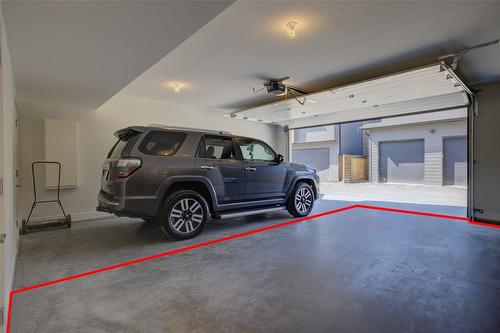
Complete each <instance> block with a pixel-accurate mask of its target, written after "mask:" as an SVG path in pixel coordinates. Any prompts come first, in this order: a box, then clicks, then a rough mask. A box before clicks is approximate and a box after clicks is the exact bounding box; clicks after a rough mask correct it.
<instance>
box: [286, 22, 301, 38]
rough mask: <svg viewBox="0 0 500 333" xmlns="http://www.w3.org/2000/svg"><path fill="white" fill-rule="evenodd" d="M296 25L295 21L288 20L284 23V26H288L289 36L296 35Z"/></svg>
mask: <svg viewBox="0 0 500 333" xmlns="http://www.w3.org/2000/svg"><path fill="white" fill-rule="evenodd" d="M297 25H298V23H297V22H295V21H290V22H288V23H287V24H286V27H287V28H288V36H290V37H291V38H295V36H296V35H297V34H296V32H295V27H296V26H297Z"/></svg>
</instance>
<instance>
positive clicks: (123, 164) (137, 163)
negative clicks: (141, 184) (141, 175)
mask: <svg viewBox="0 0 500 333" xmlns="http://www.w3.org/2000/svg"><path fill="white" fill-rule="evenodd" d="M141 164H142V162H141V160H140V159H138V158H122V159H120V160H118V162H117V164H116V170H117V173H116V175H117V176H118V178H125V177H128V176H130V175H131V174H132V173H134V171H135V170H137V169H139V168H140V167H141Z"/></svg>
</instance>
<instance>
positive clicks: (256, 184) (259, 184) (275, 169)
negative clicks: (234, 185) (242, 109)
mask: <svg viewBox="0 0 500 333" xmlns="http://www.w3.org/2000/svg"><path fill="white" fill-rule="evenodd" d="M235 141H236V147H237V150H238V153H239V154H240V155H241V158H242V160H243V162H244V164H245V174H246V187H245V199H246V200H262V199H273V198H282V197H284V196H285V194H286V193H285V191H286V188H285V181H286V173H287V165H286V164H285V163H279V162H278V158H277V154H276V153H275V152H274V151H273V150H272V149H271V147H269V146H268V145H267V144H265V143H264V142H262V141H258V140H254V139H236V140H235Z"/></svg>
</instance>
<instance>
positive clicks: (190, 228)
mask: <svg viewBox="0 0 500 333" xmlns="http://www.w3.org/2000/svg"><path fill="white" fill-rule="evenodd" d="M195 203H197V204H198V205H196V204H195ZM208 214H209V210H208V204H207V201H206V200H205V198H204V197H203V196H202V195H201V194H199V193H198V192H195V191H190V190H181V191H177V192H174V193H172V194H170V195H169V196H168V197H167V198H166V199H165V202H164V203H163V207H162V209H161V212H160V216H159V223H160V228H161V230H162V231H163V233H164V234H166V235H167V236H169V237H171V238H173V239H175V240H184V239H190V238H194V237H196V236H198V235H199V234H200V233H201V232H202V231H203V228H204V227H205V224H206V223H207V220H208Z"/></svg>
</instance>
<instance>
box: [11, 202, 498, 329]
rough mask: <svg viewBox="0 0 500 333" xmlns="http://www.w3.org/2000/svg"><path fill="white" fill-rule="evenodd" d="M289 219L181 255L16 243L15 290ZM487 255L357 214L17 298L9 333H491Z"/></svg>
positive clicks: (490, 239)
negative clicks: (203, 244) (174, 251)
mask: <svg viewBox="0 0 500 333" xmlns="http://www.w3.org/2000/svg"><path fill="white" fill-rule="evenodd" d="M350 204H352V203H349V202H336V201H329V200H320V201H318V202H317V205H316V207H315V213H319V212H323V211H327V210H331V209H335V208H339V207H343V206H346V205H350ZM367 204H370V203H369V202H368V203H367ZM378 204H379V205H385V206H389V207H396V208H403V209H413V210H419V211H427V212H434V213H441V214H452V215H462V216H463V214H464V213H465V209H464V208H461V207H446V206H423V205H412V204H399V205H395V204H393V203H382V204H380V203H378ZM290 219H291V218H290V216H289V215H288V214H286V213H280V212H277V213H273V214H266V215H256V216H250V217H245V218H235V219H228V220H219V221H213V222H212V223H210V224H209V225H208V226H207V228H206V229H205V231H204V232H203V233H202V234H201V235H200V236H199V237H197V238H195V239H193V240H189V241H184V242H171V241H168V240H165V239H164V238H163V236H161V235H160V234H159V233H158V230H157V228H156V227H155V226H152V225H148V224H146V223H143V222H141V221H140V220H133V219H107V220H100V221H88V222H79V223H75V224H74V225H73V227H72V229H70V230H68V229H59V230H51V231H42V232H36V233H32V234H28V235H26V236H23V237H22V238H21V254H20V257H19V260H18V263H17V271H16V279H15V287H16V288H21V287H25V286H29V285H33V284H36V283H41V282H45V281H48V280H52V279H55V278H60V277H64V276H68V275H72V274H77V273H81V272H83V271H86V270H90V269H95V268H100V267H104V266H108V265H111V264H116V263H119V262H123V261H126V260H131V259H135V258H139V257H143V256H147V255H152V254H155V253H159V252H164V251H167V250H170V249H174V248H180V247H185V246H188V245H192V244H196V243H200V242H203V241H207V240H210V239H216V238H219V237H222V236H227V235H231V234H236V233H239V232H243V231H246V230H252V229H257V228H259V227H263V226H267V225H272V224H275V223H279V222H282V221H287V220H290ZM499 249H500V229H492V228H486V227H480V226H475V225H470V224H468V223H466V222H464V221H456V220H445V219H437V218H432V217H423V216H415V215H405V214H398V213H389V212H381V211H372V210H364V209H355V210H350V211H344V212H340V213H337V214H334V215H329V216H324V217H320V218H315V219H312V220H308V221H305V222H303V223H298V224H294V225H289V226H286V227H282V228H279V229H274V230H269V231H265V232H263V233H259V234H254V235H250V236H247V237H244V238H240V239H235V240H231V241H228V242H224V243H219V244H214V245H211V246H208V247H205V248H200V249H195V250H192V251H188V252H183V253H179V254H175V255H172V256H169V257H165V258H160V259H156V260H152V261H148V262H144V263H141V264H138V265H135V266H130V267H125V268H120V269H117V270H113V271H109V272H105V273H101V274H98V275H94V276H90V277H84V278H81V279H78V280H73V281H69V282H65V283H61V284H58V285H53V286H48V287H44V288H41V289H37V290H32V291H28V292H25V293H21V294H17V295H15V296H14V302H13V314H12V328H11V332H16V333H17V332H23V333H24V332H170V331H171V332H219V331H225V332H228V331H229V332H236V331H238V332H259V331H266V332H269V331H272V332H290V331H295V332H297V331H314V332H332V331H335V332H360V331H370V332H401V331H411V332H417V331H418V332H422V331H425V332H438V331H453V332H479V331H480V332H495V331H498V327H500V316H498V313H500V265H499V263H500V251H499Z"/></svg>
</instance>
